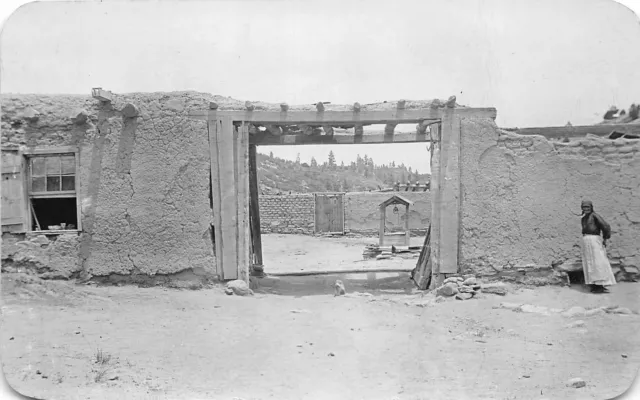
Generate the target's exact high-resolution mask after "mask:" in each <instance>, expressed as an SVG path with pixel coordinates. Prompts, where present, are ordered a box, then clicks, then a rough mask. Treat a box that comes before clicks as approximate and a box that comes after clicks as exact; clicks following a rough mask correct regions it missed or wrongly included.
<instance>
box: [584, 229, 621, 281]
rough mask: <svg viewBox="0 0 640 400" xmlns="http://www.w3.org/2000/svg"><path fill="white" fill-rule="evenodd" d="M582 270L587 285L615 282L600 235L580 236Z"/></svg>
mask: <svg viewBox="0 0 640 400" xmlns="http://www.w3.org/2000/svg"><path fill="white" fill-rule="evenodd" d="M582 270H583V271H584V283H586V284H587V285H602V286H609V285H615V284H616V278H615V277H614V276H613V271H612V270H611V264H610V263H609V259H608V258H607V251H606V249H605V247H604V244H603V241H602V237H601V236H596V235H584V236H582Z"/></svg>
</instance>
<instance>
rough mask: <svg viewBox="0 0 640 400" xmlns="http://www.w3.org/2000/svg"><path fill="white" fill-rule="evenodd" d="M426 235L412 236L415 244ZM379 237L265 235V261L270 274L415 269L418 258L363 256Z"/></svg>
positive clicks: (420, 242)
mask: <svg viewBox="0 0 640 400" xmlns="http://www.w3.org/2000/svg"><path fill="white" fill-rule="evenodd" d="M423 242H424V236H422V237H412V238H411V245H412V246H421V245H422V243H423ZM377 243H378V238H367V237H362V238H357V237H342V238H329V237H321V236H320V237H318V236H304V235H283V234H267V235H262V248H263V250H262V251H263V258H264V260H263V262H264V264H265V271H267V272H269V273H283V272H303V271H304V272H310V271H337V270H346V269H363V270H366V269H371V268H386V269H404V270H407V269H409V270H410V269H413V267H415V265H416V261H417V258H413V257H411V254H407V255H406V258H401V257H394V258H393V259H389V260H379V261H376V260H367V261H364V260H363V259H362V251H363V250H364V248H365V246H366V245H367V244H377Z"/></svg>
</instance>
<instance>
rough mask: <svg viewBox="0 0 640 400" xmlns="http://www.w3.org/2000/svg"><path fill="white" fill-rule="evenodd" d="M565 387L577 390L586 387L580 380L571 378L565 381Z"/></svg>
mask: <svg viewBox="0 0 640 400" xmlns="http://www.w3.org/2000/svg"><path fill="white" fill-rule="evenodd" d="M567 386H569V387H572V388H576V389H578V388H581V387H585V386H587V383H586V382H585V381H584V379H582V378H571V379H569V380H568V381H567Z"/></svg>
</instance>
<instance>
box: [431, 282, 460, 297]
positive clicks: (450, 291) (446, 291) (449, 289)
mask: <svg viewBox="0 0 640 400" xmlns="http://www.w3.org/2000/svg"><path fill="white" fill-rule="evenodd" d="M457 293H458V286H457V285H456V284H455V283H452V282H449V283H447V284H446V285H443V286H440V287H439V288H437V289H436V295H439V296H447V297H449V296H453V295H455V294H457Z"/></svg>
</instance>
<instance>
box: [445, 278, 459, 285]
mask: <svg viewBox="0 0 640 400" xmlns="http://www.w3.org/2000/svg"><path fill="white" fill-rule="evenodd" d="M452 282H453V283H456V282H458V280H457V279H456V278H455V277H453V276H452V277H450V278H447V279H445V280H444V281H442V283H443V284H444V285H446V284H447V283H452Z"/></svg>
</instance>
